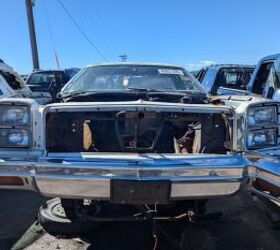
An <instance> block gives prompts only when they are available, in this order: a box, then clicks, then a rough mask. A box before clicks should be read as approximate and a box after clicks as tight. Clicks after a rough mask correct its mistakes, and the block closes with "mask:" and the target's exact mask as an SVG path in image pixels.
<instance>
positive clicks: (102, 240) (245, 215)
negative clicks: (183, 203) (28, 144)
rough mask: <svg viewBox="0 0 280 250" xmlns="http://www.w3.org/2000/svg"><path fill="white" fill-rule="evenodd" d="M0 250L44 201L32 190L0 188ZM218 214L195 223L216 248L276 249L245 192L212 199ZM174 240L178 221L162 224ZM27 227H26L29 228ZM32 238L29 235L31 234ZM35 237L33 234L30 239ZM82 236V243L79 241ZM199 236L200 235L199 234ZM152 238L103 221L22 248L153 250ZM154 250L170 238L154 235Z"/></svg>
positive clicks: (276, 240) (145, 231)
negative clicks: (79, 233)
mask: <svg viewBox="0 0 280 250" xmlns="http://www.w3.org/2000/svg"><path fill="white" fill-rule="evenodd" d="M0 199H1V206H0V249H1V250H2V249H3V250H5V249H10V248H11V246H12V245H13V244H14V243H15V242H16V241H17V240H18V239H20V238H21V237H22V235H24V233H25V232H26V231H27V234H29V232H31V234H32V232H33V231H34V230H30V229H29V227H30V226H31V225H32V224H33V223H34V222H35V221H36V216H37V211H38V209H39V206H40V204H41V203H42V202H43V201H44V199H43V198H42V197H41V196H39V195H37V194H34V193H30V192H23V191H3V192H1V193H0ZM217 211H221V212H223V216H222V218H221V219H220V220H218V219H215V220H209V221H204V222H201V223H200V224H199V226H200V227H201V228H203V229H206V230H208V231H209V232H211V234H212V236H213V240H214V242H215V244H216V249H217V250H224V249H244V250H245V249H246V250H253V249H254V250H255V249H262V250H266V249H267V250H268V249H269V250H274V249H275V250H276V249H279V246H280V231H279V230H276V229H275V227H274V225H273V224H272V223H271V222H270V221H269V219H268V217H267V216H266V215H265V213H264V212H263V211H262V210H260V209H259V208H258V206H257V203H256V202H254V201H253V199H252V198H251V196H250V195H248V194H246V193H241V194H239V195H237V196H235V197H231V198H227V199H221V200H212V201H211V202H210V203H209V212H217ZM164 228H165V229H166V231H169V232H170V233H171V235H172V237H173V238H175V239H176V238H177V239H179V235H178V231H179V228H180V226H179V225H173V226H172V225H168V224H166V225H164ZM28 229H29V231H28ZM30 238H32V237H30ZM35 239H36V237H34V240H35ZM82 239H86V240H87V242H86V241H84V240H82ZM198 240H199V237H198ZM153 245H154V239H153V237H152V227H151V225H150V224H130V223H110V224H104V225H102V226H101V227H99V228H98V230H97V229H96V230H95V231H93V232H91V234H88V235H87V236H86V237H84V238H83V237H81V239H78V238H77V239H57V238H55V237H53V236H50V235H48V234H46V233H43V234H42V235H40V237H39V239H37V240H35V241H34V242H33V243H31V245H30V246H29V247H27V248H26V250H37V249H45V250H50V249H62V250H98V249H99V250H101V249H102V250H103V249H118V250H126V249H134V250H138V249H139V250H140V249H141V250H143V249H152V248H153ZM157 249H158V250H159V249H161V250H163V249H169V250H172V246H171V245H170V242H169V241H168V240H166V239H165V238H164V237H161V238H159V241H158V248H157Z"/></svg>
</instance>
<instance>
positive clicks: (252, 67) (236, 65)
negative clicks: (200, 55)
mask: <svg viewBox="0 0 280 250" xmlns="http://www.w3.org/2000/svg"><path fill="white" fill-rule="evenodd" d="M255 67H256V66H255V65H249V64H213V65H209V66H205V67H203V68H216V69H221V68H247V69H248V68H251V69H254V68H255Z"/></svg>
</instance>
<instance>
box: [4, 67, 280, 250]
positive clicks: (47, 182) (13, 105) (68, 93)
mask: <svg viewBox="0 0 280 250" xmlns="http://www.w3.org/2000/svg"><path fill="white" fill-rule="evenodd" d="M60 98H61V102H60V103H53V104H49V105H46V106H44V107H42V106H39V105H38V103H36V101H34V100H30V99H22V98H17V99H16V98H4V99H2V100H0V128H1V129H0V149H1V150H0V188H11V189H25V190H33V191H35V192H40V193H41V194H43V195H45V196H47V197H60V198H61V201H60V200H59V199H52V200H49V201H48V202H47V203H46V204H44V205H43V206H42V207H41V208H40V211H39V221H40V223H41V225H42V226H43V227H44V228H45V229H46V231H47V232H49V233H51V234H53V235H60V236H61V235H62V236H63V235H77V234H79V233H82V231H83V230H90V229H91V228H90V227H89V226H88V225H89V224H88V223H91V225H94V226H98V225H100V222H103V223H106V221H127V220H130V221H146V222H147V221H150V222H151V224H153V225H156V226H158V224H157V220H160V221H164V220H170V221H176V220H179V219H180V220H182V222H185V223H187V221H189V220H192V221H193V216H196V215H198V216H199V215H202V214H205V213H206V203H207V200H208V199H211V198H214V197H227V196H230V195H232V194H235V193H236V192H238V191H239V190H244V189H245V190H250V191H251V192H254V193H256V194H258V195H261V196H263V197H266V198H268V199H274V200H277V201H280V198H279V196H280V192H279V190H280V168H279V166H280V160H279V155H280V152H279V151H280V149H279V146H280V138H279V133H278V131H279V129H280V123H279V115H278V114H279V111H280V103H279V102H275V101H273V100H268V99H262V98H256V97H251V96H236V97H234V96H232V98H230V99H229V98H226V96H224V99H223V96H222V97H221V98H220V100H219V103H217V102H216V100H215V101H212V99H211V97H210V98H209V96H208V95H207V94H206V92H205V91H204V90H203V88H202V86H201V85H200V83H199V82H198V81H197V80H196V79H195V78H194V77H193V76H192V75H191V74H190V73H188V72H186V71H185V70H184V69H183V68H181V67H178V66H175V65H165V64H151V63H143V64H139V63H138V64H137V63H112V64H101V65H93V66H89V67H86V68H85V69H84V70H82V71H81V72H80V73H79V74H78V75H77V77H74V78H73V79H72V80H71V81H70V82H68V84H67V85H66V86H65V87H64V88H63V89H62V91H61V94H60ZM61 206H62V207H63V208H64V210H63V209H62V207H61ZM61 211H64V213H62V212H61ZM182 231H183V230H182ZM184 237H192V234H187V233H182V238H183V240H182V242H188V241H186V240H184ZM204 240H205V239H204V238H203V237H202V238H200V239H199V241H201V244H202V245H203V244H205V241H204ZM182 249H189V246H188V245H184V244H183V243H182ZM197 249H200V248H199V247H198V248H197Z"/></svg>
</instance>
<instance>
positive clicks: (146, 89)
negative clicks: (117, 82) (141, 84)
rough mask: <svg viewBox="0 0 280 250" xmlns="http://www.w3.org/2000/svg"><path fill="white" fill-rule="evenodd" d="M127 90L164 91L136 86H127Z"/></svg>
mask: <svg viewBox="0 0 280 250" xmlns="http://www.w3.org/2000/svg"><path fill="white" fill-rule="evenodd" d="M127 89H129V90H135V91H139V92H165V91H163V90H157V89H148V88H136V87H128V88H127Z"/></svg>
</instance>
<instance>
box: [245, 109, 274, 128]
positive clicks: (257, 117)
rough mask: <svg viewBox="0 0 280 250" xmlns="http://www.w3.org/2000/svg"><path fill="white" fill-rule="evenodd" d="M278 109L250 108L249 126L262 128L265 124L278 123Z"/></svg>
mask: <svg viewBox="0 0 280 250" xmlns="http://www.w3.org/2000/svg"><path fill="white" fill-rule="evenodd" d="M276 116H277V113H276V107H275V106H264V107H254V108H250V109H249V111H248V126H250V127H252V126H261V125H263V124H271V123H276V120H277V118H276Z"/></svg>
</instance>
